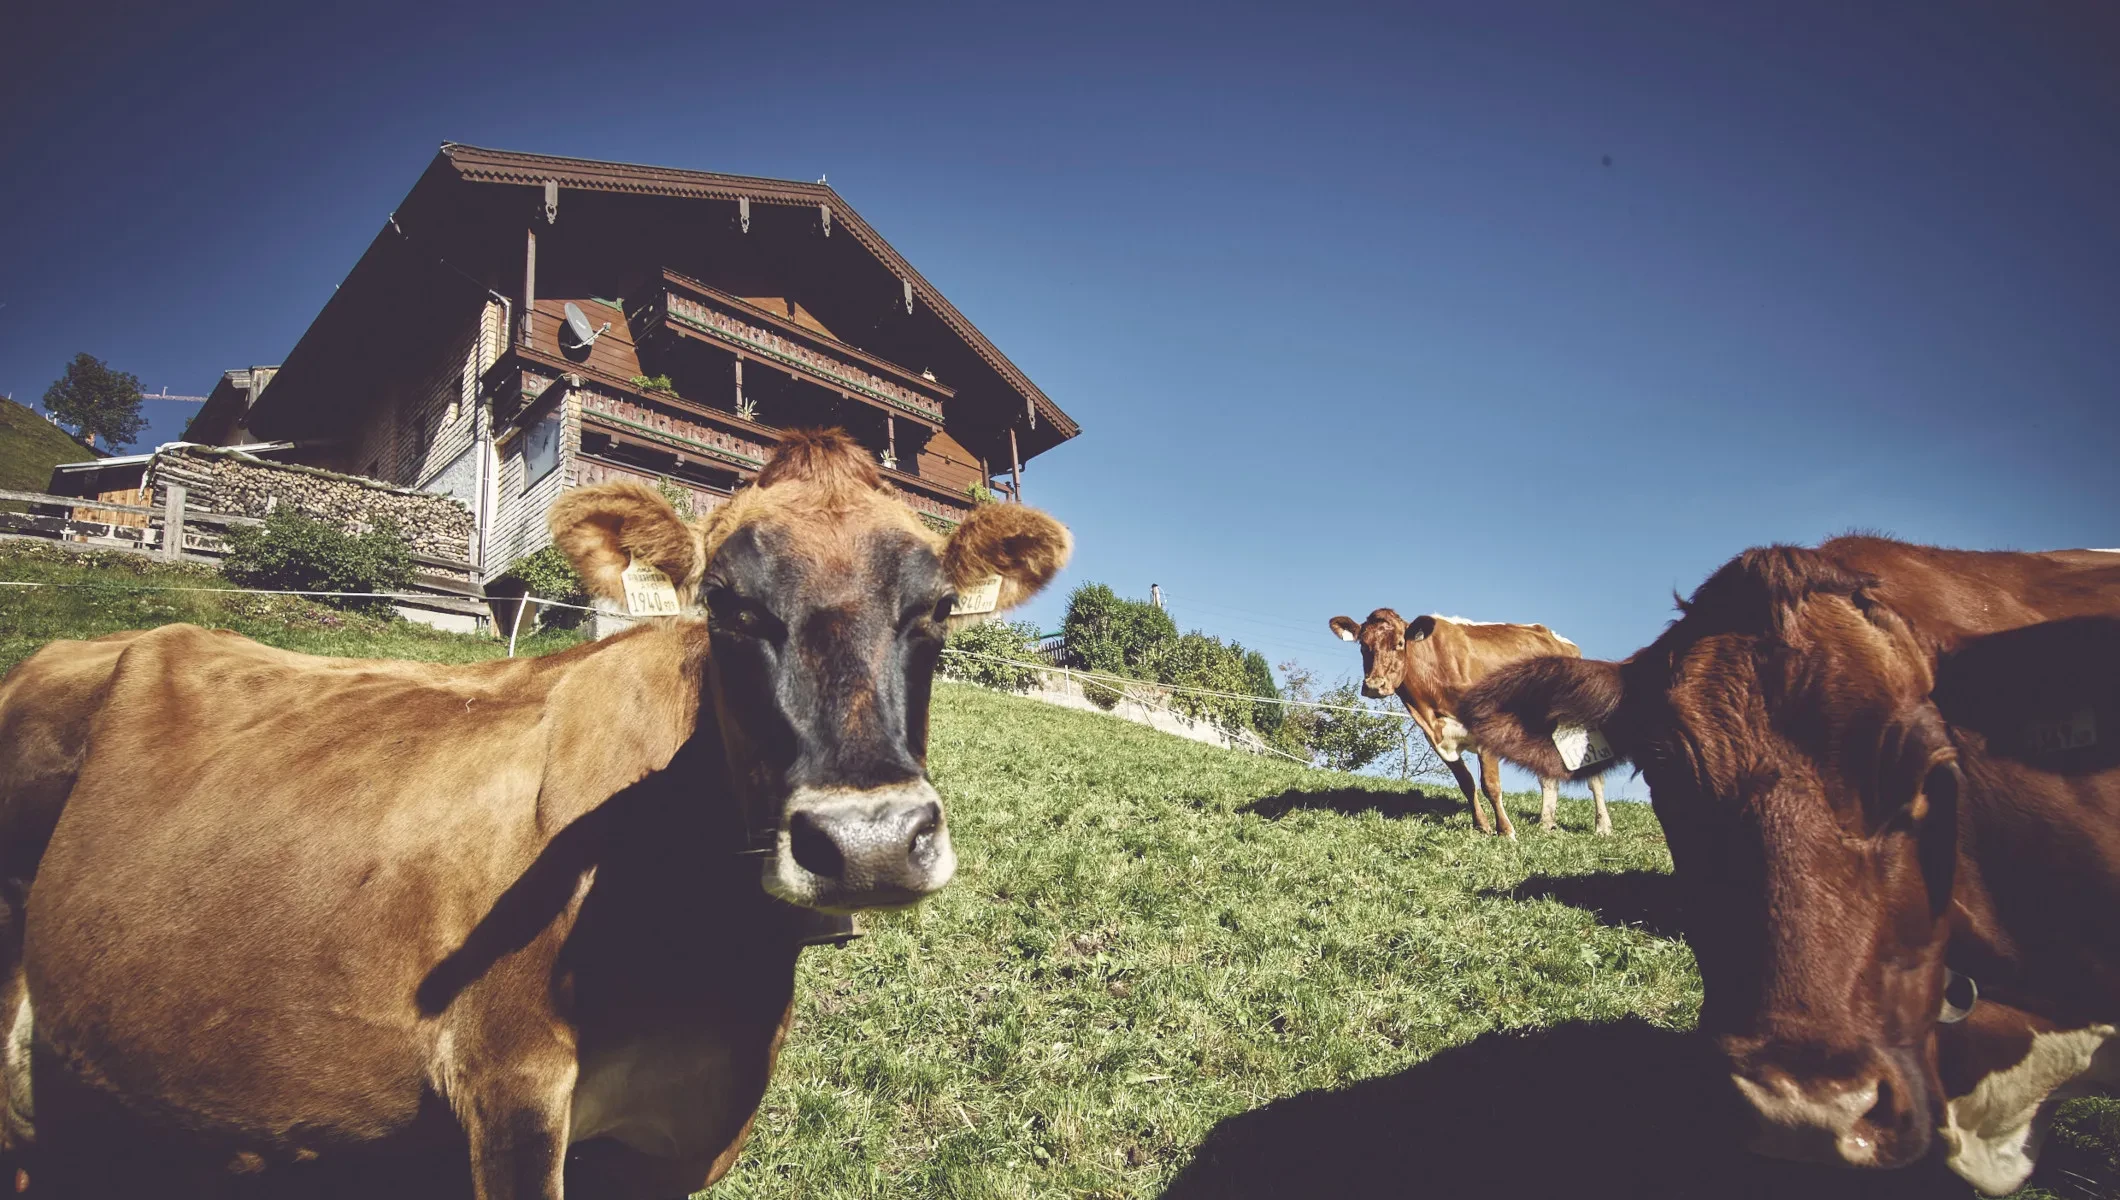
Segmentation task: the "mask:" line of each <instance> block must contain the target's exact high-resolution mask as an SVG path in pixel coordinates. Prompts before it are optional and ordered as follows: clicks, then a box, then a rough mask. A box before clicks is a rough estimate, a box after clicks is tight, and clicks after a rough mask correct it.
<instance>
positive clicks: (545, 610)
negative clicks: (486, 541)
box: [488, 546, 589, 629]
mask: <svg viewBox="0 0 2120 1200" xmlns="http://www.w3.org/2000/svg"><path fill="white" fill-rule="evenodd" d="M493 584H494V585H504V584H516V585H519V586H520V587H521V588H522V589H523V591H524V592H526V593H528V594H529V595H532V596H536V597H537V598H538V599H540V600H557V601H559V602H560V603H561V604H587V603H589V593H588V592H587V591H585V590H584V589H583V588H582V577H581V576H579V575H577V574H575V573H574V564H573V563H570V562H568V561H567V556H566V555H564V554H561V553H560V552H559V547H558V546H546V547H545V548H544V549H542V550H538V551H535V552H533V553H530V554H525V555H523V556H522V557H521V558H518V559H516V560H515V561H514V562H512V563H509V564H508V569H507V570H505V571H503V572H501V573H500V575H499V576H497V577H496V578H495V579H494V581H493ZM488 590H489V591H491V590H493V588H492V585H489V589H488ZM503 590H505V589H503ZM535 607H536V609H537V618H536V620H537V627H538V628H540V629H572V628H574V627H575V626H577V625H580V624H581V623H582V618H583V617H586V616H588V614H587V613H585V612H583V611H581V610H580V609H578V608H553V607H551V606H550V605H544V604H540V605H536V606H535Z"/></svg>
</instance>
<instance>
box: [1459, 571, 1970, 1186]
mask: <svg viewBox="0 0 2120 1200" xmlns="http://www.w3.org/2000/svg"><path fill="white" fill-rule="evenodd" d="M1874 586H1875V585H1874V583H1873V581H1871V580H1869V579H1867V578H1865V577H1861V576H1857V575H1853V574H1851V573H1849V572H1847V571H1845V570H1843V569H1842V568H1840V567H1839V566H1837V565H1835V564H1834V563H1832V562H1831V561H1829V560H1828V559H1826V558H1825V557H1823V556H1821V555H1819V554H1817V553H1816V552H1814V551H1810V550H1802V549H1795V548H1789V547H1771V548H1768V549H1763V550H1751V551H1747V552H1746V553H1744V554H1742V555H1740V556H1738V557H1737V558H1736V559H1733V560H1732V561H1731V562H1730V563H1728V564H1727V565H1725V566H1724V567H1723V568H1722V569H1721V570H1719V571H1717V572H1716V573H1715V574H1714V575H1713V576H1712V577H1711V578H1709V580H1708V581H1707V582H1706V583H1704V584H1702V585H1701V587H1700V590H1699V591H1697V592H1696V593H1694V596H1693V598H1692V600H1691V601H1688V602H1684V603H1682V604H1681V606H1680V607H1681V611H1682V613H1683V615H1682V616H1681V617H1680V619H1679V620H1677V621H1675V622H1674V623H1673V624H1672V625H1671V627H1670V628H1669V629H1668V630H1667V631H1666V632H1665V633H1664V635H1663V636H1662V637H1661V638H1658V639H1657V640H1656V642H1655V643H1653V644H1652V645H1650V646H1649V647H1648V648H1646V649H1644V650H1642V651H1640V652H1639V653H1637V654H1635V655H1634V657H1632V658H1630V659H1628V660H1627V661H1625V662H1619V663H1614V662H1598V661H1594V660H1585V659H1571V658H1540V659H1532V660H1529V661H1526V662H1522V663H1518V664H1515V665H1513V666H1511V667H1508V668H1505V669H1503V670H1502V671H1499V672H1497V673H1496V674H1494V675H1492V676H1490V677H1489V678H1488V679H1487V680H1486V681H1484V682H1482V683H1481V684H1480V685H1479V686H1477V687H1475V688H1474V689H1473V690H1472V691H1471V692H1470V693H1469V694H1468V695H1467V696H1466V698H1465V700H1464V703H1463V704H1462V705H1461V706H1460V708H1459V715H1460V717H1461V719H1463V720H1464V721H1465V723H1466V725H1467V726H1468V728H1470V729H1471V731H1472V733H1473V736H1474V737H1476V738H1478V739H1479V742H1480V744H1481V745H1482V746H1486V747H1488V748H1490V749H1493V750H1494V751H1495V752H1497V753H1499V754H1501V755H1502V756H1503V757H1505V758H1509V759H1512V760H1514V761H1516V762H1518V763H1521V764H1523V765H1524V766H1526V767H1529V768H1531V769H1532V770H1534V771H1537V772H1538V773H1539V774H1541V775H1546V776H1559V775H1564V774H1568V773H1570V772H1569V771H1568V768H1567V765H1566V763H1565V762H1564V761H1563V759H1562V758H1561V755H1560V753H1559V750H1558V748H1557V746H1556V744H1555V741H1554V733H1555V730H1556V728H1557V727H1559V726H1583V727H1595V728H1602V729H1603V730H1604V733H1605V735H1606V738H1607V739H1608V740H1609V741H1610V742H1611V744H1612V746H1613V749H1614V750H1615V751H1616V752H1617V753H1618V754H1619V755H1621V756H1622V757H1624V758H1630V759H1632V760H1633V761H1634V763H1635V764H1636V765H1637V766H1638V767H1639V768H1640V769H1641V771H1642V774H1643V776H1644V777H1645V778H1646V779H1647V780H1648V782H1649V786H1650V789H1651V793H1652V798H1653V800H1654V802H1655V807H1656V814H1657V817H1658V819H1659V820H1660V821H1661V822H1662V824H1663V827H1664V831H1665V835H1666V837H1667V839H1668V840H1669V842H1670V846H1671V856H1672V860H1673V862H1674V864H1675V866H1676V868H1677V874H1678V879H1679V883H1680V888H1681V892H1682V894H1683V896H1684V897H1685V901H1686V909H1687V911H1686V917H1685V920H1686V922H1687V927H1688V934H1689V940H1690V941H1691V942H1692V943H1693V946H1694V950H1695V953H1696V955H1697V956H1698V958H1699V961H1700V969H1701V976H1702V980H1703V983H1704V985H1705V988H1706V997H1705V1003H1704V1005H1703V1007H1702V1010H1701V1028H1702V1030H1703V1031H1704V1032H1706V1033H1708V1034H1709V1035H1711V1036H1712V1037H1714V1038H1715V1040H1716V1042H1717V1044H1718V1046H1719V1047H1720V1048H1721V1050H1722V1052H1723V1053H1724V1054H1725V1055H1726V1056H1727V1058H1728V1061H1729V1065H1730V1069H1731V1073H1732V1078H1733V1079H1734V1081H1735V1084H1736V1089H1737V1091H1738V1093H1739V1094H1740V1095H1741V1096H1742V1098H1743V1099H1744V1100H1745V1101H1746V1102H1748V1107H1749V1109H1750V1110H1751V1111H1752V1113H1753V1114H1754V1115H1755V1117H1756V1135H1755V1138H1754V1141H1753V1144H1754V1147H1755V1148H1756V1149H1759V1150H1761V1151H1763V1152H1766V1153H1771V1154H1775V1155H1778V1156H1782V1157H1793V1158H1805V1159H1816V1160H1825V1161H1831V1162H1840V1163H1846V1164H1850V1165H1859V1166H1897V1165H1902V1164H1905V1163H1908V1162H1911V1161H1913V1160H1914V1159H1916V1158H1918V1157H1920V1156H1921V1155H1922V1154H1923V1153H1924V1152H1925V1151H1926V1149H1927V1147H1928V1144H1929V1139H1930V1135H1931V1133H1932V1131H1933V1130H1934V1128H1935V1126H1936V1124H1937V1120H1938V1118H1940V1117H1941V1115H1942V1097H1941V1096H1940V1094H1939V1088H1938V1085H1937V1078H1936V1066H1935V1055H1934V1039H1933V1034H1934V1031H1935V1028H1936V1021H1937V1016H1938V1013H1939V1006H1940V1003H1941V997H1942V994H1943V989H1944V981H1945V980H1944V975H1945V972H1944V963H1943V949H1944V943H1945V939H1946V935H1947V932H1948V930H1947V916H1948V913H1949V908H1950V899H1951V888H1952V882H1953V872H1954V867H1955V862H1956V849H1957V800H1958V791H1959V767H1958V761H1957V753H1956V751H1955V749H1954V748H1953V745H1952V742H1951V739H1950V737H1949V735H1948V734H1947V732H1946V730H1945V726H1944V721H1943V719H1942V717H1941V715H1940V714H1939V713H1938V712H1937V709H1936V707H1935V705H1934V704H1933V702H1932V701H1931V699H1930V692H1931V686H1932V673H1931V668H1930V666H1929V660H1928V658H1927V657H1926V656H1925V654H1924V652H1923V650H1922V648H1921V647H1920V646H1918V645H1917V644H1916V642H1915V639H1914V637H1913V635H1912V634H1911V632H1910V631H1909V629H1908V627H1907V625H1906V624H1905V623H1904V622H1903V621H1902V620H1901V619H1900V618H1899V617H1898V616H1897V615H1896V614H1895V613H1893V612H1892V611H1891V610H1890V609H1888V608H1886V607H1884V606H1883V605H1881V604H1880V603H1878V602H1877V601H1876V600H1875V599H1874V597H1873V594H1872V592H1873V588H1874ZM1600 769H1604V764H1597V765H1590V764H1586V765H1585V766H1584V767H1583V768H1582V771H1583V772H1584V773H1588V772H1592V771H1595V770H1600Z"/></svg>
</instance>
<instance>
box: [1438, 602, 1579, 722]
mask: <svg viewBox="0 0 2120 1200" xmlns="http://www.w3.org/2000/svg"><path fill="white" fill-rule="evenodd" d="M1433 620H1434V622H1435V625H1434V628H1433V631H1432V632H1431V633H1430V634H1429V635H1428V637H1426V638H1424V639H1422V641H1421V642H1418V643H1413V644H1412V645H1409V647H1408V653H1407V668H1408V669H1407V677H1408V682H1409V684H1412V685H1413V686H1414V687H1415V688H1416V690H1418V691H1421V692H1424V693H1426V694H1428V695H1430V696H1432V697H1433V698H1434V703H1435V706H1436V708H1437V710H1438V711H1440V712H1445V713H1450V714H1453V715H1454V714H1455V713H1456V712H1457V704H1458V700H1459V699H1460V698H1461V697H1462V696H1463V695H1464V694H1465V693H1466V692H1467V691H1469V690H1471V688H1472V686H1473V685H1474V684H1476V683H1478V682H1479V681H1480V680H1482V679H1484V678H1486V677H1487V676H1488V675H1490V674H1492V673H1493V672H1495V671H1498V670H1500V669H1502V668H1503V667H1506V666H1508V665H1509V664H1511V663H1515V662H1521V661H1523V660H1524V659H1527V658H1539V657H1542V656H1545V655H1553V654H1559V655H1566V656H1568V657H1571V658H1577V657H1581V655H1582V651H1580V650H1578V649H1577V648H1576V646H1575V643H1574V642H1571V641H1569V640H1568V639H1566V638H1564V637H1561V636H1559V635H1558V634H1556V633H1554V632H1553V631H1552V630H1550V629H1548V628H1546V627H1545V626H1544V625H1516V624H1505V623H1499V622H1497V623H1483V622H1474V621H1460V620H1456V619H1453V618H1449V617H1435V618H1433ZM1416 646H1418V647H1421V648H1422V652H1420V653H1415V652H1414V648H1415V647H1416Z"/></svg>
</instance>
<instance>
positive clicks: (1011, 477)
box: [1008, 425, 1023, 504]
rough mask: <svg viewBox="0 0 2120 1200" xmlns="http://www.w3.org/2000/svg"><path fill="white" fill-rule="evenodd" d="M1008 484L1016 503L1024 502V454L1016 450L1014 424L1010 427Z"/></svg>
mask: <svg viewBox="0 0 2120 1200" xmlns="http://www.w3.org/2000/svg"><path fill="white" fill-rule="evenodd" d="M1008 486H1009V491H1010V493H1011V494H1013V495H1014V496H1015V497H1016V503H1018V504H1021V503H1023V455H1022V454H1020V453H1018V452H1017V450H1016V427H1015V426H1014V425H1011V426H1009V427H1008Z"/></svg>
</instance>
